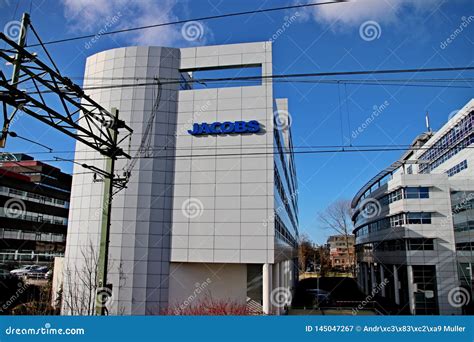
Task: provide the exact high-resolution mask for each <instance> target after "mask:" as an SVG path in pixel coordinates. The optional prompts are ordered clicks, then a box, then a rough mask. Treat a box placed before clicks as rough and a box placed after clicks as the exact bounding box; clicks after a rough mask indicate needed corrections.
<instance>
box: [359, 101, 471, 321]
mask: <svg viewBox="0 0 474 342" xmlns="http://www.w3.org/2000/svg"><path fill="white" fill-rule="evenodd" d="M473 143H474V100H471V101H470V102H469V103H467V104H466V105H465V106H464V108H462V109H461V110H459V111H458V112H457V113H455V115H453V116H452V117H450V118H449V121H448V122H447V123H446V124H445V125H444V126H443V127H441V129H440V130H439V131H437V132H436V133H433V132H431V131H430V132H427V133H423V134H421V135H419V136H418V137H417V138H416V139H415V140H414V141H413V143H412V144H411V148H409V149H408V150H407V151H406V152H405V154H404V155H403V156H402V157H401V158H400V159H399V160H397V161H396V162H394V163H393V164H392V165H390V167H388V168H386V169H385V170H382V171H381V172H380V173H379V174H377V175H376V176H375V177H374V178H372V179H371V180H370V181H369V182H368V183H367V184H366V185H365V186H364V187H363V188H362V189H360V191H359V192H358V193H357V194H356V196H355V197H354V199H353V200H352V208H353V217H352V219H353V222H354V226H355V229H354V234H355V236H356V255H357V264H358V283H359V286H360V288H361V289H362V290H363V291H364V292H365V293H367V294H371V293H374V292H375V293H378V294H379V295H381V296H383V297H385V298H386V299H387V300H388V301H389V302H392V303H394V308H395V312H397V311H398V312H399V313H411V314H414V315H415V314H443V315H451V314H461V313H466V312H467V310H468V309H469V307H470V305H472V302H471V298H472V285H473V283H472V266H473V262H474V254H473V253H474V209H473V208H474V173H473V171H472V167H473V165H474V150H473V148H474V144H473Z"/></svg>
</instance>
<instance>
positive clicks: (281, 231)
mask: <svg viewBox="0 0 474 342" xmlns="http://www.w3.org/2000/svg"><path fill="white" fill-rule="evenodd" d="M275 236H276V237H277V238H279V239H280V240H283V241H285V242H286V243H288V244H289V245H290V246H293V247H295V248H297V247H298V242H297V241H296V239H295V238H294V237H293V235H291V233H290V232H289V230H288V228H286V227H285V225H284V224H283V222H282V221H281V220H280V218H279V217H278V215H275Z"/></svg>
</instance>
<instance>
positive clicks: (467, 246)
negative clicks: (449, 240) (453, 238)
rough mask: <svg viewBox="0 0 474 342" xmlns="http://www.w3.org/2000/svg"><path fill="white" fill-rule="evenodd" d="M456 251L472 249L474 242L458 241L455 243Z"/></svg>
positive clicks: (473, 248) (473, 249)
mask: <svg viewBox="0 0 474 342" xmlns="http://www.w3.org/2000/svg"><path fill="white" fill-rule="evenodd" d="M456 250H457V251H474V242H472V241H469V242H458V243H457V244H456Z"/></svg>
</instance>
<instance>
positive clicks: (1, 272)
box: [0, 268, 17, 280]
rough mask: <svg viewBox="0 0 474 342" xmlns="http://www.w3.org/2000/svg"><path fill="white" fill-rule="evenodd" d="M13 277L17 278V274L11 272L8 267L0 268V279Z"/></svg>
mask: <svg viewBox="0 0 474 342" xmlns="http://www.w3.org/2000/svg"><path fill="white" fill-rule="evenodd" d="M13 278H17V276H16V275H15V274H12V273H10V271H9V270H7V269H4V268H0V279H1V280H7V279H13Z"/></svg>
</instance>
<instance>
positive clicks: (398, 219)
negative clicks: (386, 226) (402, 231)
mask: <svg viewBox="0 0 474 342" xmlns="http://www.w3.org/2000/svg"><path fill="white" fill-rule="evenodd" d="M404 223H405V222H404V217H403V214H398V215H394V216H392V217H390V226H391V227H400V226H403V224H404Z"/></svg>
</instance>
